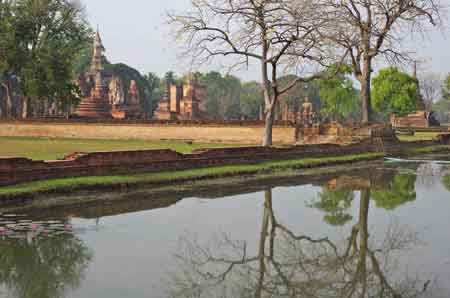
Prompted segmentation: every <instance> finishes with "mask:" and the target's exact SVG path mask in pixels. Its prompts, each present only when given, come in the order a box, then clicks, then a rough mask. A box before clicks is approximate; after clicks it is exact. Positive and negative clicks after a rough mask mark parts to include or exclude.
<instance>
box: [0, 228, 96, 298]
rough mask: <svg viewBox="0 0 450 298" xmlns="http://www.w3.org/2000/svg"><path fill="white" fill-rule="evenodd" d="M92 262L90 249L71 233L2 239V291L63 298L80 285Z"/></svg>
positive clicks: (12, 294) (29, 297)
mask: <svg viewBox="0 0 450 298" xmlns="http://www.w3.org/2000/svg"><path fill="white" fill-rule="evenodd" d="M25 233H26V234H27V236H28V235H29V234H30V232H29V231H27V232H24V234H25ZM16 236H18V235H16ZM0 239H1V238H0ZM90 260H91V253H90V252H89V250H88V248H87V247H86V246H85V244H84V243H83V242H82V241H81V240H80V239H78V238H76V237H75V236H74V235H73V234H72V233H69V232H65V233H63V232H59V233H55V234H47V235H42V234H41V235H35V236H34V237H33V238H32V239H30V237H28V239H26V238H25V239H15V238H13V237H3V239H1V240H0V288H1V287H4V288H5V289H6V290H7V291H8V292H9V293H10V296H8V297H20V298H36V297H42V298H44V297H45V298H58V297H64V296H65V293H66V291H67V290H69V289H75V288H77V287H78V286H79V284H80V282H81V281H82V279H83V274H84V272H85V269H86V268H87V265H88V264H89V262H90Z"/></svg>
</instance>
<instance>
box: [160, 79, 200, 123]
mask: <svg viewBox="0 0 450 298" xmlns="http://www.w3.org/2000/svg"><path fill="white" fill-rule="evenodd" d="M206 100H207V93H206V87H205V86H202V85H200V84H199V82H198V79H197V77H196V75H195V74H189V75H188V77H187V80H186V82H185V83H184V84H182V85H177V84H174V83H170V82H168V83H167V91H166V93H165V94H164V96H163V98H162V99H161V100H160V101H159V102H158V107H157V109H156V111H155V113H154V119H155V120H204V119H207V118H208V116H207V112H206Z"/></svg>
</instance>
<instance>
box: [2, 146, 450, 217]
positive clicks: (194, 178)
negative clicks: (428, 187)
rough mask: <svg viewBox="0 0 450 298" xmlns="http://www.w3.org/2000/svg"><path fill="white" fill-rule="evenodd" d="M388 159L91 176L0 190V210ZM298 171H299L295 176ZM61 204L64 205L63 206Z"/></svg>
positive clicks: (428, 150) (444, 149)
mask: <svg viewBox="0 0 450 298" xmlns="http://www.w3.org/2000/svg"><path fill="white" fill-rule="evenodd" d="M449 152H450V146H431V147H424V148H412V149H405V150H403V151H402V152H401V153H399V154H396V155H395V156H401V157H407V156H415V155H420V154H432V153H449ZM388 156H392V155H390V154H386V153H363V154H353V155H345V156H332V157H318V158H303V159H291V160H282V161H265V162H261V163H257V164H244V165H231V166H218V167H206V168H198V169H190V170H178V171H167V172H159V173H154V172H152V173H142V174H132V175H115V176H89V177H78V178H64V179H53V180H43V181H35V182H28V183H22V184H18V185H14V186H5V187H0V209H3V208H5V207H8V206H13V205H21V204H22V205H25V204H29V203H30V202H31V204H34V203H35V201H39V204H41V205H44V206H55V205H59V204H63V205H64V204H70V203H73V202H70V199H64V198H61V199H59V200H56V201H55V200H51V199H48V198H47V197H50V196H59V195H62V196H64V195H66V196H67V194H69V196H70V195H73V194H75V195H77V196H78V197H79V196H81V197H82V196H83V192H84V193H90V194H92V193H97V194H98V193H101V192H130V191H134V190H135V189H139V188H141V189H143V188H147V187H151V188H152V192H155V193H158V194H159V195H162V194H167V193H173V192H175V193H178V192H180V191H184V190H186V188H187V189H189V187H190V186H195V187H200V188H201V187H204V186H208V185H210V184H219V185H220V184H223V185H226V186H229V185H233V184H235V183H236V182H239V181H258V180H267V179H268V180H271V179H283V178H292V177H299V176H304V175H312V174H317V173H322V174H323V173H328V172H336V171H338V170H341V171H342V170H345V169H347V168H352V169H355V168H356V169H358V168H361V167H364V165H365V164H368V163H373V162H377V161H382V160H383V159H384V158H385V157H388ZM299 170H303V171H302V172H299ZM99 200H101V199H97V196H94V197H90V198H86V199H82V198H81V199H80V198H78V199H76V203H77V204H79V203H83V202H88V201H89V202H92V201H99ZM63 201H64V202H63Z"/></svg>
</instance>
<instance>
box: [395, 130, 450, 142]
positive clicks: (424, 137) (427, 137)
mask: <svg viewBox="0 0 450 298" xmlns="http://www.w3.org/2000/svg"><path fill="white" fill-rule="evenodd" d="M441 133H442V132H416V133H415V134H414V135H412V136H408V135H398V136H397V137H398V138H399V140H400V141H402V142H415V141H431V140H434V139H435V138H436V137H437V136H438V135H439V134H441Z"/></svg>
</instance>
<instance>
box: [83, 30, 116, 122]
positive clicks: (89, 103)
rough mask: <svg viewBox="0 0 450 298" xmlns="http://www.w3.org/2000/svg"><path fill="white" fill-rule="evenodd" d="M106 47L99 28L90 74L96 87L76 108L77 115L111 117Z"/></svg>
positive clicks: (94, 42) (95, 39) (95, 37)
mask: <svg viewBox="0 0 450 298" xmlns="http://www.w3.org/2000/svg"><path fill="white" fill-rule="evenodd" d="M103 51H104V47H103V44H102V40H101V38H100V33H99V30H98V29H97V32H96V33H95V35H94V41H93V55H92V62H91V69H90V75H91V76H92V77H93V78H94V88H93V89H92V91H91V92H90V94H89V95H88V96H86V97H84V98H82V100H81V102H80V104H79V105H78V107H77V108H76V110H75V113H74V114H75V115H76V116H78V117H82V118H111V111H110V107H109V104H108V99H107V92H106V88H107V87H106V85H105V83H104V81H103V74H102V71H103V66H102V57H103Z"/></svg>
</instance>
